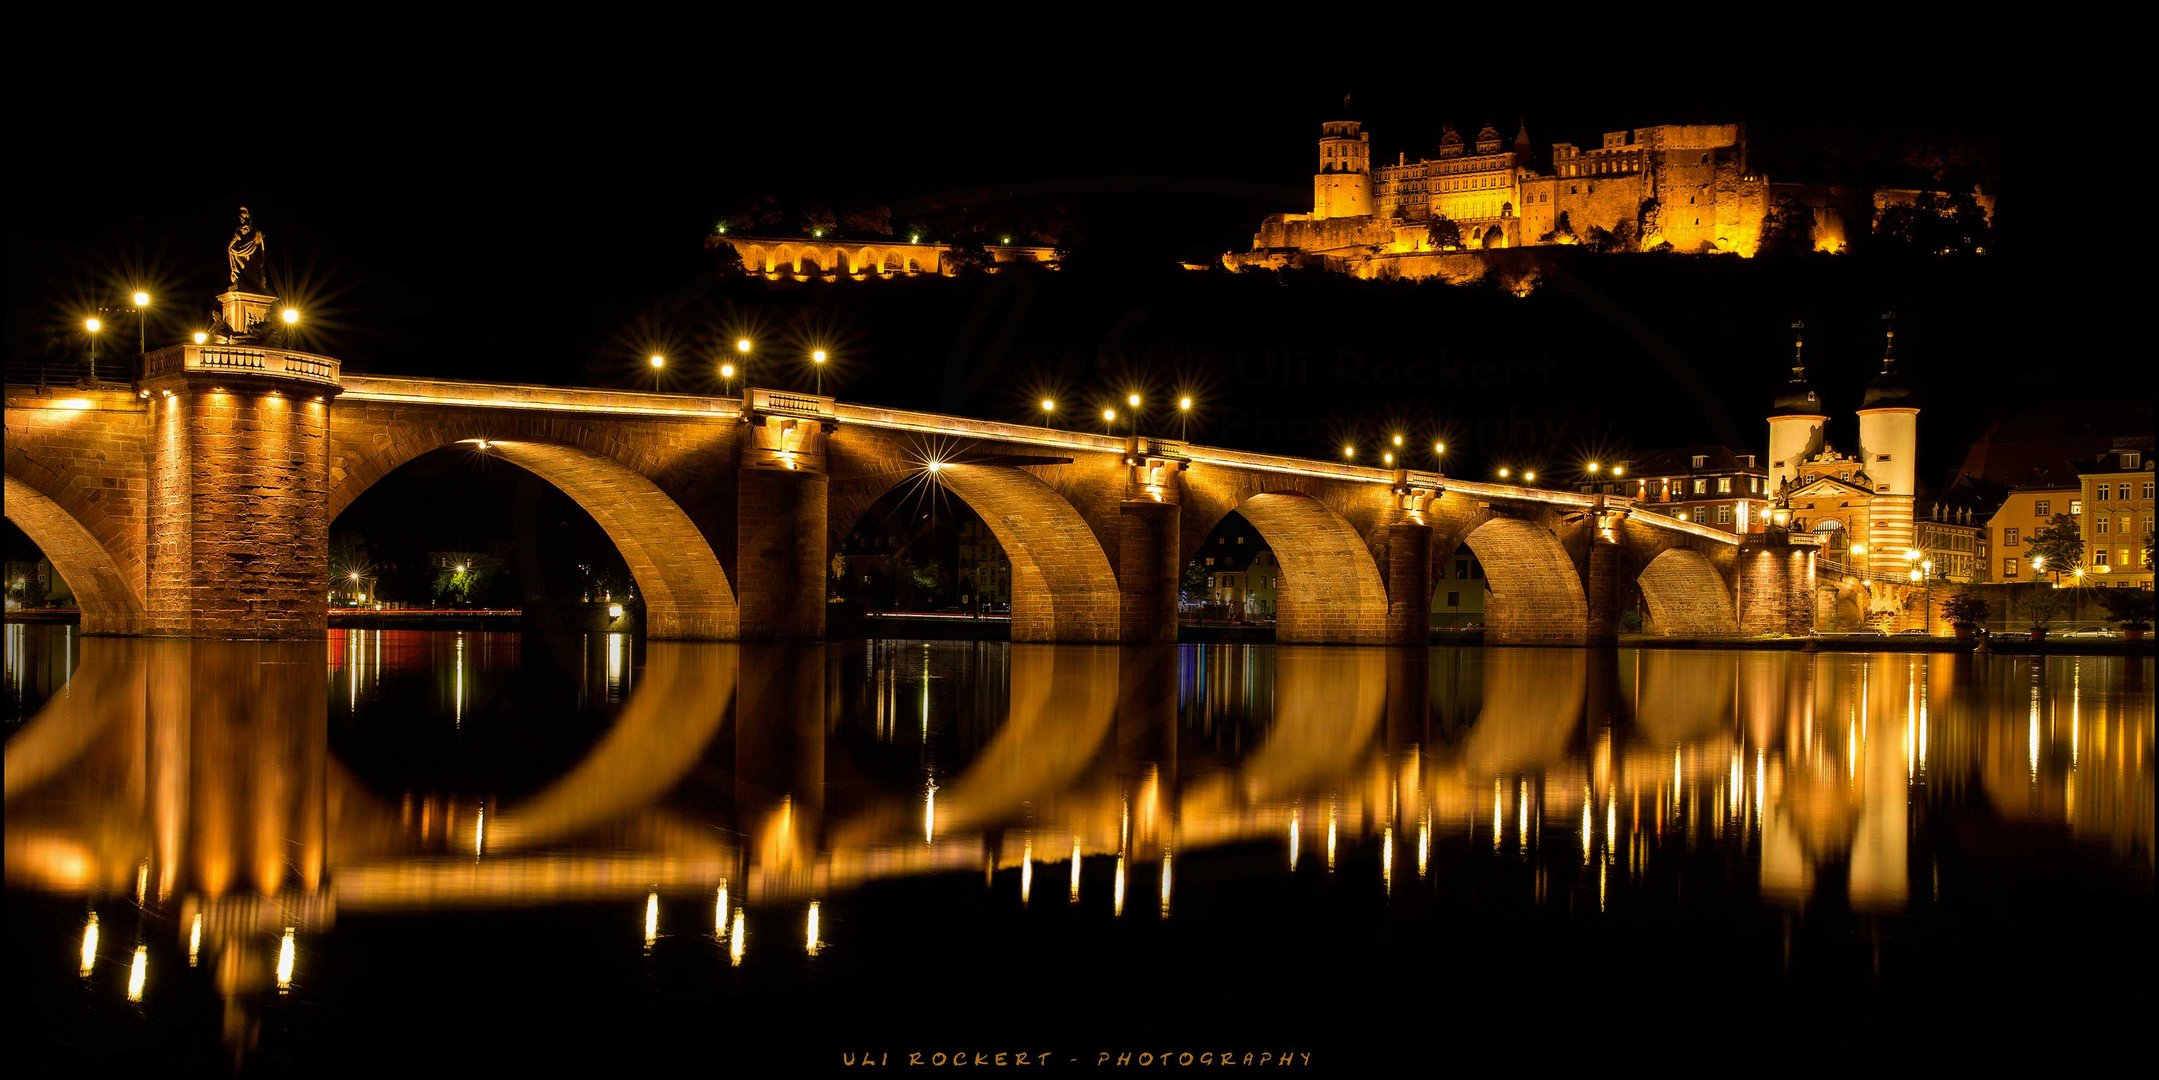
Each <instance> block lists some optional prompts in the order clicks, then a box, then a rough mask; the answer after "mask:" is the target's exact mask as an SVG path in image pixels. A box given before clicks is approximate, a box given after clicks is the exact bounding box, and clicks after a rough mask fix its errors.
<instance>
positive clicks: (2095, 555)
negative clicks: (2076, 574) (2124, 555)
mask: <svg viewBox="0 0 2159 1080" xmlns="http://www.w3.org/2000/svg"><path fill="white" fill-rule="evenodd" d="M2092 565H2093V566H2105V565H2107V549H2105V548H2100V549H2099V550H2097V551H2094V552H2092Z"/></svg>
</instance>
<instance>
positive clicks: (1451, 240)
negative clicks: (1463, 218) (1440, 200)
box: [1431, 217, 1462, 251]
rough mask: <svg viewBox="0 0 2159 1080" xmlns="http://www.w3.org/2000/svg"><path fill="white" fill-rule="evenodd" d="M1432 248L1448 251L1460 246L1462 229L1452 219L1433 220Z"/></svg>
mask: <svg viewBox="0 0 2159 1080" xmlns="http://www.w3.org/2000/svg"><path fill="white" fill-rule="evenodd" d="M1431 237H1432V246H1433V247H1436V248H1438V249H1439V250H1441V251H1448V250H1452V249H1456V248H1459V247H1461V246H1462V227H1461V226H1460V225H1457V224H1455V222H1454V219H1453V218H1449V217H1440V218H1437V219H1434V220H1433V222H1432V228H1431Z"/></svg>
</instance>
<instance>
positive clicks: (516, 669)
mask: <svg viewBox="0 0 2159 1080" xmlns="http://www.w3.org/2000/svg"><path fill="white" fill-rule="evenodd" d="M8 634H9V637H8V642H7V649H6V658H7V664H8V669H7V674H6V685H7V686H8V687H9V689H10V692H11V696H12V700H14V701H16V702H18V703H28V704H27V705H25V709H26V711H27V710H28V709H31V708H36V710H37V711H36V715H35V716H34V718H30V719H28V721H27V722H26V723H25V722H23V721H22V718H21V717H20V716H18V717H15V718H13V719H15V720H16V722H17V723H21V725H22V726H21V727H20V729H19V730H13V729H12V728H11V730H13V733H12V735H11V737H10V739H9V741H8V744H7V819H6V855H7V860H6V863H7V869H6V874H7V881H8V885H9V888H10V889H11V890H26V891H31V892H36V893H40V894H45V895H50V896H59V897H69V898H79V899H80V900H81V901H83V902H84V903H85V904H86V905H87V906H88V909H89V910H88V912H87V919H86V920H85V919H84V917H83V916H82V915H78V916H77V921H76V922H75V923H74V924H73V926H74V929H75V932H76V933H79V934H80V935H81V938H82V940H81V942H80V961H81V965H82V968H83V971H82V972H81V977H82V978H84V979H87V980H91V983H92V984H93V985H101V984H98V983H97V982H96V979H95V977H94V976H95V972H94V971H93V969H94V968H96V967H97V966H98V965H100V964H106V963H113V962H116V961H115V959H114V958H115V957H117V956H122V955H132V971H131V972H130V973H129V974H128V975H127V976H126V977H125V978H124V979H123V985H124V986H125V993H126V994H127V995H128V996H129V997H130V998H131V999H133V998H139V997H142V996H143V993H144V987H145V986H146V985H147V987H148V988H149V991H150V1004H148V1005H146V1006H145V1007H146V1008H155V1007H156V1000H157V997H158V994H159V993H160V992H163V988H164V987H166V986H168V985H170V984H174V983H180V982H183V981H184V980H188V979H198V978H199V979H200V980H202V985H205V986H207V987H209V988H211V989H214V991H215V993H216V994H217V995H218V996H219V998H220V999H221V1000H222V1001H223V1002H224V1010H225V1015H226V1020H225V1023H224V1026H223V1030H222V1032H221V1034H222V1036H223V1037H224V1038H225V1039H226V1040H227V1041H228V1042H229V1043H232V1044H234V1048H235V1050H244V1049H245V1048H246V1046H247V1045H249V1044H250V1042H251V1040H252V1039H253V1035H252V1034H251V1033H252V1032H253V1031H254V1030H255V1021H254V1019H252V1017H253V1016H254V1015H255V1012H256V1011H258V1010H260V1009H262V1008H264V1007H265V1005H264V1003H263V1002H264V998H265V996H266V995H269V996H274V995H276V994H280V993H286V992H294V991H297V990H300V989H304V988H306V986H307V980H308V978H309V972H308V970H307V968H308V966H309V957H310V955H311V954H318V955H319V954H322V953H325V952H329V951H334V950H336V949H337V948H338V946H339V931H338V924H339V922H340V920H345V919H354V918H360V919H368V920H375V919H389V920H393V921H394V920H414V921H416V924H417V922H424V921H425V920H427V919H430V918H438V917H449V916H451V915H453V914H454V913H458V912H472V911H497V910H511V909H533V908H539V909H550V908H555V907H560V906H563V905H573V904H574V905H584V904H594V903H598V904H604V905H612V906H613V907H614V910H617V911H619V912H620V913H621V914H620V915H619V916H618V917H617V919H618V921H617V922H616V924H615V925H618V926H636V925H638V924H639V923H640V922H641V924H642V928H643V934H642V945H643V947H644V949H645V951H647V952H648V953H652V952H664V951H665V950H667V949H668V948H670V947H671V946H672V944H673V942H672V941H671V937H670V935H669V934H668V933H667V927H669V926H670V925H678V924H680V923H681V921H682V920H685V919H687V920H690V924H692V925H697V924H701V923H702V921H703V919H704V917H705V916H704V914H703V912H702V911H698V910H696V909H698V908H702V907H703V906H704V905H707V904H709V905H712V906H711V908H710V911H711V918H712V926H713V931H712V934H711V936H710V937H706V936H705V935H703V934H696V935H688V936H689V937H692V938H697V939H702V940H704V941H705V942H706V943H707V947H716V948H718V949H719V950H720V951H721V952H722V953H724V954H725V956H726V963H727V966H729V967H738V966H742V965H745V964H747V965H749V967H750V968H755V967H757V965H759V964H760V963H766V964H778V963H782V962H788V961H782V960H780V959H779V958H778V955H777V954H780V953H792V950H770V951H772V952H773V953H775V955H774V957H773V958H772V959H766V958H764V957H762V956H760V955H759V954H758V953H757V952H755V951H753V950H751V949H750V948H749V942H748V940H747V939H748V932H747V927H748V922H749V921H751V920H752V919H758V920H763V921H762V922H761V925H783V924H790V923H791V924H793V925H797V926H802V927H803V933H804V937H803V938H802V939H801V940H803V941H804V943H805V947H804V949H803V951H802V952H800V953H793V960H792V961H791V962H792V963H795V964H804V963H808V962H809V958H819V959H820V960H822V959H823V958H824V954H826V953H827V952H828V951H830V950H834V949H837V950H842V951H843V952H844V950H847V949H849V948H850V947H851V946H857V947H859V945H860V943H859V942H855V943H851V942H850V941H849V940H848V938H847V932H848V925H849V924H848V921H847V918H846V913H847V912H848V910H849V904H850V901H851V898H852V896H853V895H854V894H856V893H859V892H861V891H862V890H863V889H865V888H866V887H869V886H871V885H873V884H874V883H877V882H884V881H894V880H904V879H911V878H920V877H923V876H925V875H939V874H947V873H950V872H954V871H959V872H977V873H973V874H972V875H971V879H972V880H973V882H974V884H973V885H972V886H970V887H971V888H974V889H977V890H987V892H988V894H990V895H991V896H993V897H1005V898H1009V901H1010V902H1011V903H1014V904H1016V905H1020V906H1028V905H1029V901H1031V894H1032V891H1033V887H1034V884H1035V881H1034V878H1035V875H1036V872H1037V869H1038V864H1039V868H1040V870H1042V871H1043V872H1054V871H1053V868H1054V869H1059V870H1063V871H1064V872H1065V873H1066V875H1067V878H1068V892H1069V896H1068V900H1069V902H1070V904H1071V905H1073V907H1072V910H1074V911H1076V912H1080V913H1081V914H1082V915H1084V916H1087V917H1099V918H1104V919H1109V920H1118V921H1123V920H1131V919H1134V918H1137V919H1139V920H1141V921H1156V922H1160V923H1161V924H1163V925H1164V926H1174V925H1176V924H1178V923H1179V922H1180V920H1182V919H1184V918H1186V916H1185V915H1184V914H1182V913H1184V912H1186V911H1189V910H1192V906H1191V905H1190V904H1188V902H1187V891H1188V890H1189V889H1190V888H1192V887H1194V886H1192V885H1190V884H1188V882H1193V881H1206V882H1208V887H1209V888H1210V889H1213V888H1219V887H1221V882H1223V881H1237V880H1249V879H1252V878H1254V876H1255V875H1257V876H1268V875H1289V876H1292V877H1295V876H1299V875H1311V874H1319V875H1323V876H1324V875H1340V876H1342V877H1344V878H1356V879H1358V880H1362V879H1363V878H1367V877H1368V878H1369V879H1370V883H1371V886H1372V888H1373V889H1374V890H1375V892H1376V895H1377V896H1378V898H1379V899H1378V900H1376V901H1375V902H1374V903H1375V904H1376V905H1378V906H1380V907H1385V906H1387V905H1392V904H1395V903H1412V904H1414V903H1418V902H1421V901H1420V898H1421V897H1426V896H1427V895H1428V894H1429V893H1430V891H1431V890H1435V889H1437V888H1439V887H1440V883H1441V882H1444V881H1446V880H1448V879H1450V878H1451V877H1456V876H1460V875H1463V874H1465V873H1471V872H1475V871H1476V870H1477V867H1478V866H1479V865H1480V864H1493V865H1499V866H1526V867H1529V868H1531V869H1532V870H1533V873H1534V886H1533V888H1532V891H1531V893H1530V895H1529V896H1527V897H1524V898H1522V899H1521V900H1520V901H1519V902H1521V903H1530V904H1545V903H1549V902H1553V901H1554V900H1555V899H1556V898H1560V897H1579V898H1582V904H1583V906H1580V907H1575V908H1570V910H1574V911H1577V912H1580V911H1587V912H1590V913H1601V912H1607V911H1611V910H1619V909H1623V908H1625V907H1626V906H1627V905H1628V904H1630V903H1633V902H1636V901H1637V900H1640V901H1641V902H1644V903H1646V902H1648V901H1649V900H1650V899H1652V898H1654V897H1656V896H1659V895H1661V894H1663V893H1664V892H1667V891H1669V890H1672V889H1674V888H1676V886H1675V884H1674V882H1675V881H1676V880H1677V879H1676V877H1675V873H1676V870H1675V868H1677V867H1681V866H1685V867H1690V868H1692V867H1699V866H1700V865H1702V861H1703V857H1704V856H1705V855H1708V856H1714V865H1715V866H1716V868H1717V869H1716V871H1715V873H1717V874H1718V875H1719V877H1720V878H1721V880H1720V881H1719V883H1718V884H1719V888H1722V889H1725V890H1728V891H1736V895H1740V896H1744V897H1746V898H1747V900H1746V903H1748V904H1759V905H1764V906H1766V907H1768V908H1772V909H1781V910H1785V911H1789V912H1793V913H1808V912H1819V911H1822V910H1828V909H1833V910H1836V911H1839V912H1844V913H1851V914H1860V913H1874V914H1879V915H1895V914H1899V913H1909V912H1911V911H1912V910H1913V908H1914V907H1915V905H1917V906H1918V907H1920V908H1922V909H1923V908H1925V907H1926V906H1927V904H1928V903H1929V902H1930V901H1931V900H1932V899H1934V892H1935V891H1936V890H1937V889H1938V888H1939V882H1940V876H1941V868H1940V866H1939V864H1938V861H1937V860H1936V858H1935V856H1934V855H1932V854H1931V852H1932V851H1933V850H1934V849H1935V846H1936V845H1935V842H1934V841H1933V840H1932V839H1931V838H1930V837H1931V832H1932V831H1933V830H1939V829H1953V828H1961V827H1969V826H1970V825H1971V823H1973V822H1975V821H1982V820H1984V821H1990V822H2005V823H2008V824H2010V825H2013V826H2015V827H2017V828H2019V829H2024V830H2029V831H2033V832H2036V833H2037V834H2038V835H2042V836H2050V837H2057V838H2059V840H2060V842H2061V843H2062V844H2064V845H2068V846H2069V847H2070V848H2071V849H2073V850H2074V851H2075V852H2077V853H2078V856H2077V857H2079V858H2081V859H2083V860H2085V861H2087V862H2089V863H2090V864H2092V865H2096V866H2104V867H2111V868H2117V869H2120V870H2122V871H2123V872H2125V873H2127V874H2129V875H2131V876H2132V877H2133V876H2135V875H2137V874H2139V873H2141V874H2142V875H2143V876H2144V878H2145V879H2146V880H2147V881H2148V877H2149V868H2150V865H2151V855H2152V840H2153V799H2152V796H2153V783H2152V781H2153V768H2152V747H2151V738H2152V732H2153V710H2152V700H2151V694H2150V690H2149V686H2150V678H2151V669H2152V663H2151V661H2150V660H2148V659H2136V658H2120V657H2055V658H2049V659H2046V660H2043V661H2035V660H2030V659H2023V658H2013V657H1971V656H1932V655H1924V654H1902V653H1900V654H1875V655H1861V654H1834V653H1829V654H1819V655H1815V654H1801V653H1796V652H1749V651H1699V652H1689V651H1652V650H1631V649H1630V650H1618V651H1605V652H1597V651H1586V650H1562V649H1523V650H1474V649H1468V650H1465V649H1451V648H1450V649H1435V650H1428V651H1426V650H1416V651H1394V650H1377V649H1336V648H1324V647H1280V648H1275V647H1242V646H1204V647H1202V646H1185V647H1169V648H1160V649H1143V648H1117V647H1089V646H1033V645H1020V646H1006V645H1000V644H988V643H959V642H955V643H923V642H891V641H880V642H869V643H854V644H835V645H830V646H822V645H807V646H748V645H741V646H738V645H731V644H700V643H682V642H638V641H635V640H633V639H629V638H626V637H624V636H623V635H588V636H585V637H583V638H581V639H572V640H570V641H568V642H543V641H541V640H540V639H520V638H518V637H516V636H514V635H503V634H478V633H462V634H451V633H408V632H374V631H341V632H338V633H335V634H333V635H332V637H331V638H330V640H329V642H328V646H327V661H328V662H327V663H324V659H325V648H324V646H323V644H322V643H313V644H297V645H294V644H273V643H259V642H257V643H211V642H170V641H141V640H127V639H79V638H77V637H75V636H74V635H73V634H71V633H68V632H66V631H65V630H64V629H63V628H44V627H21V626H14V625H11V626H10V627H8ZM55 654H57V658H56V655H55ZM542 672H545V673H551V674H548V675H547V677H546V678H541V677H540V675H539V674H536V673H542ZM535 680H538V681H535ZM40 702H41V703H42V707H38V703H40ZM571 702H574V703H575V705H574V707H572V706H571V705H570V704H569V703H571ZM415 748H416V749H415ZM400 751H410V752H411V756H418V757H421V758H426V759H427V760H425V761H422V762H420V763H418V764H410V765H408V764H397V763H396V761H397V757H396V755H397V754H398V753H399V752H400ZM386 763H389V764H386ZM1315 828H1317V829H1319V830H1320V831H1321V837H1319V838H1314V837H1311V836H1309V835H1308V834H1309V833H1310V832H1311V831H1312V830H1314V829H1315ZM1411 832H1414V836H1415V839H1414V845H1415V855H1414V859H1415V874H1416V879H1415V880H1414V881H1412V880H1409V879H1408V878H1407V877H1406V876H1405V875H1404V874H1402V873H1400V872H1398V870H1397V858H1398V854H1397V849H1398V847H1399V846H1400V845H1401V844H1403V843H1407V842H1409V841H1408V839H1407V838H1408V837H1409V835H1410V833H1411ZM1038 839H1039V840H1040V841H1041V842H1040V843H1037V842H1036V841H1037V840H1038ZM1314 839H1319V840H1320V842H1321V844H1322V846H1323V858H1322V859H1321V860H1318V861H1308V862H1304V863H1300V855H1302V854H1305V852H1304V851H1303V849H1304V847H1305V846H1306V845H1307V844H1309V843H1311V842H1312V841H1313V840H1314ZM1285 840H1286V848H1287V850H1286V857H1285V856H1284V847H1283V845H1284V842H1285ZM1248 851H1265V852H1268V853H1271V854H1269V856H1268V858H1267V859H1266V860H1264V861H1255V860H1253V859H1251V858H1248V857H1242V856H1237V853H1240V852H1248ZM1173 855H1174V859H1173ZM1211 856H1212V857H1215V858H1217V859H1218V860H1219V859H1230V860H1231V861H1228V862H1210V861H1209V860H1210V857H1211ZM1232 856H1236V857H1235V858H1233V859H1232V858H1231V857H1232ZM1060 862H1062V863H1064V864H1066V865H1065V866H1062V867H1059V866H1057V864H1058V863H1060ZM1695 872H1698V871H1695ZM1173 874H1174V875H1175V881H1176V884H1177V888H1176V891H1175V896H1176V903H1174V904H1173V903H1172V898H1173V890H1172V882H1173ZM1194 875H1196V876H1194ZM1134 890H1139V895H1140V896H1141V897H1146V896H1147V895H1148V894H1149V893H1150V892H1151V893H1152V894H1153V896H1154V899H1155V900H1156V902H1155V903H1154V904H1146V903H1144V901H1143V902H1142V903H1141V904H1139V905H1137V906H1136V907H1128V905H1127V903H1126V900H1127V897H1128V894H1129V893H1131V892H1132V891H1134ZM1208 902H1210V903H1219V902H1220V901H1219V900H1214V899H1210V900H1209V901H1208ZM1265 902H1269V903H1289V902H1290V901H1283V900H1281V899H1279V897H1277V898H1276V899H1274V900H1269V901H1265ZM1048 907H1050V908H1056V907H1059V905H1048ZM78 910H80V909H78ZM773 916H782V917H783V919H782V923H780V924H774V923H771V922H770V919H771V918H772V917H773ZM640 917H641V918H640ZM797 919H801V920H804V922H800V923H796V922H794V920H797ZM1297 921H1298V919H1297V912H1296V911H1294V910H1289V911H1284V912H1283V913H1282V917H1281V919H1280V924H1281V925H1294V924H1295V923H1296V922H1297ZM101 933H103V934H106V935H110V936H111V937H110V938H109V939H110V940H121V941H126V940H130V939H131V938H132V939H139V941H140V942H141V948H140V949H137V950H134V951H132V953H130V952H129V951H127V950H121V951H119V952H114V951H113V950H110V949H108V950H106V951H104V952H102V953H101V952H100V951H99V948H98V945H97V941H98V937H99V935H100V934H101ZM631 940H635V939H634V936H633V937H632V939H631ZM183 957H184V960H183V959H182V958H183ZM198 962H199V963H201V965H202V967H203V969H204V970H203V972H202V973H201V974H200V975H199V976H198V975H197V974H195V973H189V972H186V971H185V970H184V968H185V967H192V966H195V965H196V964H197V963H198ZM1164 962H1165V963H1166V962H1169V961H1166V960H1165V961H1164ZM145 972H148V973H149V975H148V977H147V980H146V978H145Z"/></svg>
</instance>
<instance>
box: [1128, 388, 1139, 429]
mask: <svg viewBox="0 0 2159 1080" xmlns="http://www.w3.org/2000/svg"><path fill="white" fill-rule="evenodd" d="M1124 403H1125V404H1126V405H1128V406H1130V407H1131V409H1132V417H1131V420H1132V437H1133V438H1135V439H1136V438H1138V437H1139V395H1138V394H1126V395H1125V396H1124Z"/></svg>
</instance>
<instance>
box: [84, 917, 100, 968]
mask: <svg viewBox="0 0 2159 1080" xmlns="http://www.w3.org/2000/svg"><path fill="white" fill-rule="evenodd" d="M96 966H97V912H95V911H93V912H91V913H90V921H89V922H86V923H84V924H83V927H82V977H83V978H85V979H87V978H89V977H90V970H91V969H92V968H95V967H96Z"/></svg>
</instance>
